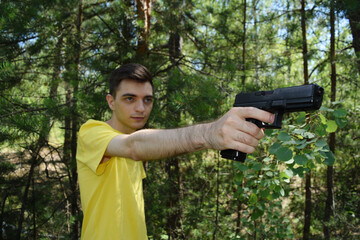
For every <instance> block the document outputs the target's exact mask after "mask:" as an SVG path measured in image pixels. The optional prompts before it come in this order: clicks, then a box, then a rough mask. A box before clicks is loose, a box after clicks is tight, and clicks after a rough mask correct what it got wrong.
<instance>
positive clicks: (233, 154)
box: [220, 149, 246, 162]
mask: <svg viewBox="0 0 360 240" xmlns="http://www.w3.org/2000/svg"><path fill="white" fill-rule="evenodd" d="M220 154H221V157H222V158H226V159H230V160H233V161H238V162H244V161H245V159H246V153H243V152H240V151H237V150H233V149H226V150H222V151H220Z"/></svg>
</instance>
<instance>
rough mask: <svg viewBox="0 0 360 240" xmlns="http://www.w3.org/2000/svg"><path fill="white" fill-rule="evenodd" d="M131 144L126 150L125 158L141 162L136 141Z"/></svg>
mask: <svg viewBox="0 0 360 240" xmlns="http://www.w3.org/2000/svg"><path fill="white" fill-rule="evenodd" d="M130 142H131V144H129V146H128V148H127V154H126V155H127V156H128V157H129V158H130V159H132V160H134V161H137V162H138V161H143V160H144V159H143V157H142V156H141V153H140V151H141V150H140V149H139V147H138V144H137V143H136V141H130Z"/></svg>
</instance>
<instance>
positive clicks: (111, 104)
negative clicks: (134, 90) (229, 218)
mask: <svg viewBox="0 0 360 240" xmlns="http://www.w3.org/2000/svg"><path fill="white" fill-rule="evenodd" d="M106 101H107V102H108V105H109V108H110V109H111V110H113V111H114V110H115V106H114V103H115V99H114V97H113V96H112V95H111V94H107V95H106Z"/></svg>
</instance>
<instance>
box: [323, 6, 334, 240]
mask: <svg viewBox="0 0 360 240" xmlns="http://www.w3.org/2000/svg"><path fill="white" fill-rule="evenodd" d="M334 1H335V0H331V3H330V4H331V5H330V65H331V102H334V101H336V58H335V7H334V6H335V2H334ZM335 144H336V138H335V132H333V133H330V142H329V147H330V150H331V151H332V152H333V153H334V152H335ZM333 171H334V170H333V166H328V167H327V175H326V185H327V186H326V187H327V198H326V204H325V214H324V227H323V231H324V239H330V232H331V231H330V228H329V221H330V218H331V216H332V213H333V202H334V198H333V187H334V186H333Z"/></svg>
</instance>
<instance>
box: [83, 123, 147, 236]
mask: <svg viewBox="0 0 360 240" xmlns="http://www.w3.org/2000/svg"><path fill="white" fill-rule="evenodd" d="M119 134H122V133H120V132H118V131H116V130H115V129H113V128H112V127H111V126H110V125H108V124H107V123H105V122H100V121H95V120H89V121H87V122H86V123H85V124H84V125H82V126H81V128H80V131H79V138H78V147H77V154H76V162H77V169H78V177H79V185H80V196H81V205H82V209H83V213H84V219H83V225H82V231H81V239H83V240H91V239H94V240H95V239H96V240H107V239H109V240H115V239H116V240H120V239H125V240H144V239H148V238H147V234H146V225H145V213H144V198H143V186H142V179H143V178H145V171H144V167H143V165H142V162H141V161H134V160H132V159H128V158H121V157H112V158H111V159H110V160H109V161H107V162H105V163H102V164H100V161H101V159H102V158H103V155H104V153H105V150H106V148H107V146H108V144H109V142H110V141H111V139H113V138H114V137H115V136H117V135H119Z"/></svg>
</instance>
